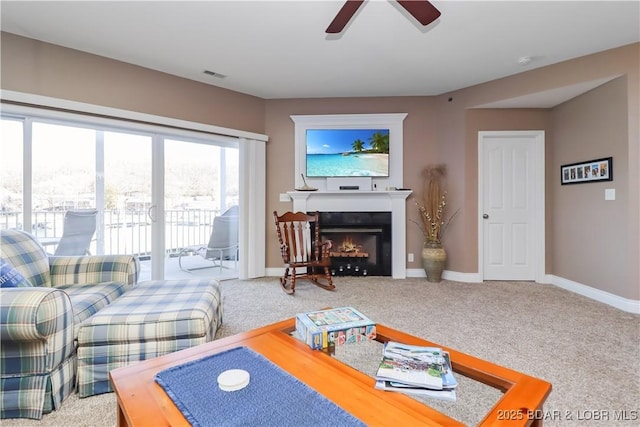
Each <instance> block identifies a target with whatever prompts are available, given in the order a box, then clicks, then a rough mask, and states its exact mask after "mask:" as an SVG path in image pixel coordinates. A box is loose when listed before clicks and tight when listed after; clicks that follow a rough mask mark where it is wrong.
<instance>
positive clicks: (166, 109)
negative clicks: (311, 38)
mask: <svg viewBox="0 0 640 427" xmlns="http://www.w3.org/2000/svg"><path fill="white" fill-rule="evenodd" d="M0 35H1V37H2V39H1V43H2V45H1V56H0V60H1V61H2V62H1V64H2V68H1V71H2V72H1V73H0V78H1V87H2V89H7V90H12V91H17V92H25V93H32V94H37V95H42V96H50V97H53V98H61V99H67V100H71V101H76V102H84V103H89V104H96V105H101V106H106V107H113V108H119V109H123V110H130V111H136V112H142V113H147V114H154V115H158V116H163V117H171V118H175V119H181V120H190V121H194V122H199V123H205V124H210V125H216V126H222V127H227V128H232V129H240V130H244V131H248V132H255V133H264V104H265V102H264V100H263V99H261V98H257V97H254V96H249V95H245V94H241V93H238V92H233V91H230V90H226V89H221V88H218V87H215V86H210V85H206V84H203V83H199V82H195V81H193V80H187V79H183V78H179V77H175V76H171V75H169V74H164V73H160V72H158V71H153V70H149V69H148V68H143V67H138V66H136V65H131V64H127V63H124V62H120V61H114V60H112V59H108V58H104V57H101V56H97V55H91V54H88V53H84V52H80V51H77V50H73V49H67V48H64V47H60V46H56V45H52V44H49V43H42V42H39V41H36V40H33V39H27V38H24V37H20V36H16V35H13V34H9V33H4V32H3V33H0Z"/></svg>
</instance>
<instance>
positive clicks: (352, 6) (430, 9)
mask: <svg viewBox="0 0 640 427" xmlns="http://www.w3.org/2000/svg"><path fill="white" fill-rule="evenodd" d="M396 1H397V2H398V3H400V5H401V6H402V7H404V8H405V9H406V10H407V12H409V13H410V14H411V15H412V16H413V17H414V18H416V19H417V20H418V22H420V23H421V24H422V25H429V24H431V23H432V22H433V21H435V20H436V19H438V17H439V16H440V11H439V10H438V9H436V8H435V6H434V5H432V4H431V2H429V1H427V0H396ZM362 3H364V0H347V1H346V2H345V3H344V5H343V6H342V9H340V11H339V12H338V14H337V15H336V17H335V18H333V21H331V24H329V26H328V27H327V29H326V32H327V33H329V34H335V33H339V32H341V31H342V30H343V29H344V27H345V26H346V25H347V23H348V22H349V20H350V19H351V18H352V17H353V15H355V13H356V11H357V10H358V8H360V6H361V5H362Z"/></svg>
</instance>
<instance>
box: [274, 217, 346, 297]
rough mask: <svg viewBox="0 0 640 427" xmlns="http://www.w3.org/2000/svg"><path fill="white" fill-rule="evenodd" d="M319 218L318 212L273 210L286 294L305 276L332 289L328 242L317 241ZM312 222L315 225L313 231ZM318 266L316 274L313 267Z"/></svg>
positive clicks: (318, 237)
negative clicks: (281, 213)
mask: <svg viewBox="0 0 640 427" xmlns="http://www.w3.org/2000/svg"><path fill="white" fill-rule="evenodd" d="M318 217H319V214H318V212H316V213H314V214H311V215H307V214H306V213H304V212H295V213H294V212H287V213H285V214H283V215H281V216H278V213H277V212H276V211H273V219H274V221H275V224H276V230H277V232H278V241H279V243H280V252H281V253H282V260H283V261H284V264H285V272H284V276H283V277H282V278H280V284H281V285H282V289H284V291H285V292H286V293H288V294H293V293H294V292H295V291H296V279H307V280H309V281H311V282H312V283H313V284H315V285H317V286H319V287H321V288H323V289H327V290H332V289H335V286H334V285H333V280H332V279H331V273H330V272H329V263H330V259H329V249H330V248H331V241H330V240H328V241H325V242H321V241H320V227H319V225H318ZM311 224H315V227H314V231H313V233H312V232H311V228H312V227H311ZM312 234H313V235H312ZM320 268H322V269H323V271H322V272H321V273H319V274H318V272H317V271H316V269H320ZM296 269H299V270H296ZM323 276H324V277H323Z"/></svg>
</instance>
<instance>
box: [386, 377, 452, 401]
mask: <svg viewBox="0 0 640 427" xmlns="http://www.w3.org/2000/svg"><path fill="white" fill-rule="evenodd" d="M375 388H376V389H378V390H385V391H396V392H399V393H404V394H409V395H414V396H424V397H431V398H434V399H441V400H448V401H452V402H455V401H456V390H455V389H443V390H433V389H430V388H424V387H411V386H408V385H406V384H400V383H396V382H391V381H384V380H376V385H375Z"/></svg>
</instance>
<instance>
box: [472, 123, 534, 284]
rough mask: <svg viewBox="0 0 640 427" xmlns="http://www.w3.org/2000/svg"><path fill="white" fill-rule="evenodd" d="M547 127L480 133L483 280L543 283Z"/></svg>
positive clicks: (480, 258) (479, 219) (479, 174)
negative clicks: (545, 129) (538, 129)
mask: <svg viewBox="0 0 640 427" xmlns="http://www.w3.org/2000/svg"><path fill="white" fill-rule="evenodd" d="M544 212H545V209H544V131H485V132H479V133H478V213H479V218H478V256H479V259H478V267H479V270H480V276H481V277H482V278H483V280H535V281H538V282H540V281H543V277H544V274H545V264H544V263H545V256H544V247H545V238H544V229H545V228H544Z"/></svg>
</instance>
